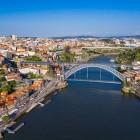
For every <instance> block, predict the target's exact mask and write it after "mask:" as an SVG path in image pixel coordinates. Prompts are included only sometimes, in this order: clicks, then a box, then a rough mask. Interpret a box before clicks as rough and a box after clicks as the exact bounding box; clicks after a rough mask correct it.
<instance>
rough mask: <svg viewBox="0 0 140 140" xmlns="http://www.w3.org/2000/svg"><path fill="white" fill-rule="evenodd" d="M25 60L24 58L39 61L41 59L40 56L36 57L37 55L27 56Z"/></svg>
mask: <svg viewBox="0 0 140 140" xmlns="http://www.w3.org/2000/svg"><path fill="white" fill-rule="evenodd" d="M25 60H26V61H35V62H40V61H42V59H40V58H39V57H37V56H30V57H27V58H26V59H25Z"/></svg>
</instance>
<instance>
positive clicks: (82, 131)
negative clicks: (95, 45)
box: [4, 57, 140, 140]
mask: <svg viewBox="0 0 140 140" xmlns="http://www.w3.org/2000/svg"><path fill="white" fill-rule="evenodd" d="M109 60H110V57H99V58H96V59H94V60H91V62H97V63H110V61H109ZM76 76H77V77H78V78H83V77H85V78H86V70H81V71H79V72H77V73H76ZM72 77H73V76H72ZM98 78H99V69H92V68H91V69H89V79H98ZM112 78H113V75H112V74H110V73H109V72H106V71H103V70H102V79H104V80H112ZM114 79H115V80H116V81H118V79H117V78H116V77H115V78H114ZM121 88H122V86H121V85H118V84H103V83H88V82H69V86H68V87H67V88H65V89H63V90H62V91H59V92H58V94H57V95H55V96H53V95H52V96H50V97H48V99H51V100H52V101H51V102H50V103H49V104H48V105H46V106H45V107H37V108H36V109H34V110H32V111H31V112H30V113H28V114H27V115H23V116H22V117H21V118H20V119H19V120H18V121H17V122H18V124H20V123H21V122H25V125H24V126H23V127H22V128H21V129H20V130H19V131H18V132H16V133H15V134H14V135H12V134H7V133H6V134H5V135H4V140H138V139H139V134H140V133H139V131H140V101H139V100H138V99H137V98H135V97H133V96H127V95H123V94H122V92H121Z"/></svg>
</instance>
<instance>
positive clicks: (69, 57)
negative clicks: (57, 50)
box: [59, 52, 75, 62]
mask: <svg viewBox="0 0 140 140" xmlns="http://www.w3.org/2000/svg"><path fill="white" fill-rule="evenodd" d="M74 57H75V54H74V53H70V52H64V53H62V54H61V56H60V57H59V61H61V62H74V60H75V59H74Z"/></svg>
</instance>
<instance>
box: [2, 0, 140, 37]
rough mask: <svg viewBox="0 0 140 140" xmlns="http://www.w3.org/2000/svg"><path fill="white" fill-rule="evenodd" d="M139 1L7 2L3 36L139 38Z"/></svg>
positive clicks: (32, 0)
mask: <svg viewBox="0 0 140 140" xmlns="http://www.w3.org/2000/svg"><path fill="white" fill-rule="evenodd" d="M139 5H140V1H138V0H133V1H130V0H123V1H122V0H117V1H115V0H106V1H105V0H100V1H98V0H67V2H66V1H65V0H47V1H46V0H36V1H35V0H30V1H28V0H24V1H23V0H21V1H20V2H19V0H13V1H10V0H6V1H2V2H1V8H0V36H9V35H13V34H16V35H17V36H19V37H24V36H27V37H28V36H29V37H57V36H58V37H59V36H79V35H92V36H120V35H122V36H124V35H126V36H129V35H140V26H139V25H140V7H139Z"/></svg>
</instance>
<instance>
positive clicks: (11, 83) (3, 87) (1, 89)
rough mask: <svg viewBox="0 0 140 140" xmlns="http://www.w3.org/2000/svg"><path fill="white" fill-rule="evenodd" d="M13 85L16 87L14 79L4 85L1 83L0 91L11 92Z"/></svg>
mask: <svg viewBox="0 0 140 140" xmlns="http://www.w3.org/2000/svg"><path fill="white" fill-rule="evenodd" d="M15 87H16V81H15V80H13V81H9V82H8V83H7V84H6V85H3V86H2V87H1V88H0V92H3V91H7V92H8V93H9V94H11V93H12V92H13V91H14V88H15Z"/></svg>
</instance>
